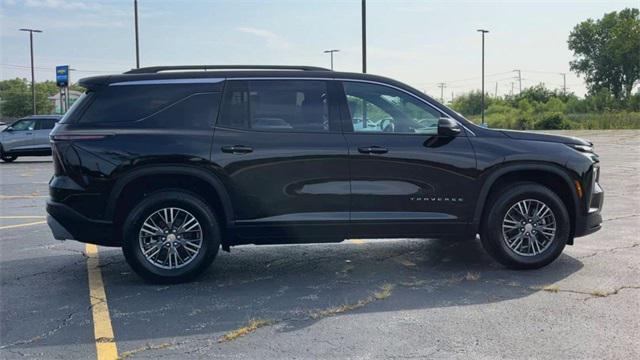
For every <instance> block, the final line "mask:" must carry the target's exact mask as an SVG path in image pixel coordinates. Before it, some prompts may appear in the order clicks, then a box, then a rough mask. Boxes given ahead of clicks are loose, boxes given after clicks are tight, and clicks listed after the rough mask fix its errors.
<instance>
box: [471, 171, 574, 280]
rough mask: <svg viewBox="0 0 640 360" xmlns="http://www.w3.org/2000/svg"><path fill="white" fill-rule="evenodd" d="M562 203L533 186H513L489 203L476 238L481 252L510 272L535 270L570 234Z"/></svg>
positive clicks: (555, 254)
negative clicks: (512, 270)
mask: <svg viewBox="0 0 640 360" xmlns="http://www.w3.org/2000/svg"><path fill="white" fill-rule="evenodd" d="M570 227H571V224H570V218H569V213H568V211H567V208H566V206H565V205H564V203H563V202H562V200H561V199H560V198H559V197H558V195H557V194H556V193H554V192H553V191H552V190H550V189H549V188H547V187H545V186H542V185H540V184H537V183H516V184H513V185H511V186H509V187H508V188H506V189H504V190H503V191H501V193H500V194H499V195H497V196H494V197H493V199H492V201H490V204H489V207H488V208H487V211H485V216H484V219H483V224H482V232H481V235H480V238H481V240H482V245H483V247H484V248H485V250H486V251H487V252H488V253H489V254H490V255H492V256H493V258H494V259H495V260H497V261H498V262H499V263H501V264H503V265H505V266H507V267H509V268H513V269H536V268H540V267H542V266H545V265H547V264H549V263H551V262H552V261H553V260H555V259H556V258H557V257H558V256H560V253H562V250H563V249H564V247H565V245H566V244H567V241H568V238H569V234H570Z"/></svg>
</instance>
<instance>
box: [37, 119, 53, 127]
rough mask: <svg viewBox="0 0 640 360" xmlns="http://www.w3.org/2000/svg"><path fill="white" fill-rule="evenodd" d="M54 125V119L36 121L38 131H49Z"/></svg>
mask: <svg viewBox="0 0 640 360" xmlns="http://www.w3.org/2000/svg"><path fill="white" fill-rule="evenodd" d="M55 125H56V119H40V120H38V130H51V129H53V127H54V126H55Z"/></svg>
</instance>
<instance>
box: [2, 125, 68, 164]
mask: <svg viewBox="0 0 640 360" xmlns="http://www.w3.org/2000/svg"><path fill="white" fill-rule="evenodd" d="M60 118H61V116H59V115H34V116H28V117H25V118H22V119H20V120H17V121H16V122H14V123H13V124H11V125H10V126H7V127H6V128H5V129H4V130H2V132H0V158H1V159H2V160H3V161H4V162H11V161H13V160H15V159H17V158H18V156H47V155H51V144H50V143H49V133H50V132H51V130H52V129H53V127H54V126H55V124H56V123H57V122H58V120H60Z"/></svg>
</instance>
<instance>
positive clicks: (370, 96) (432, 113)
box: [344, 82, 440, 135]
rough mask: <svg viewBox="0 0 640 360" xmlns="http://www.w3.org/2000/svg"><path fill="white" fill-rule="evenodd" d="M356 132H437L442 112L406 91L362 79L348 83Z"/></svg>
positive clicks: (346, 84)
mask: <svg viewBox="0 0 640 360" xmlns="http://www.w3.org/2000/svg"><path fill="white" fill-rule="evenodd" d="M344 91H345V94H346V96H347V104H348V105H349V111H350V112H351V122H352V123H353V131H354V132H374V133H375V132H388V133H401V134H434V135H435V134H437V133H438V119H439V118H440V113H439V112H438V111H437V110H435V109H433V108H431V107H430V106H428V105H427V104H425V103H423V102H421V101H420V100H418V99H416V98H414V97H413V96H411V95H409V94H406V93H404V92H401V91H398V90H395V89H393V88H390V87H387V86H382V85H376V84H368V83H358V82H344Z"/></svg>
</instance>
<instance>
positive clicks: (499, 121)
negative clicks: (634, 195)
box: [468, 111, 640, 130]
mask: <svg viewBox="0 0 640 360" xmlns="http://www.w3.org/2000/svg"><path fill="white" fill-rule="evenodd" d="M561 116H562V118H563V121H562V127H564V128H565V129H566V130H614V129H640V112H629V111H616V112H613V111H612V112H603V113H586V114H562V115H561ZM517 117H518V116H516V115H512V114H508V113H494V114H487V115H486V122H487V124H488V125H489V127H490V128H493V129H516V130H551V129H546V128H540V127H539V124H538V123H537V121H538V120H540V118H541V117H543V114H535V115H526V116H524V115H522V116H520V117H523V118H524V119H525V120H521V121H517V119H516V118H517ZM468 118H469V119H470V120H472V121H473V122H475V123H476V124H480V122H481V121H480V116H477V115H473V116H469V117H468Z"/></svg>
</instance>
